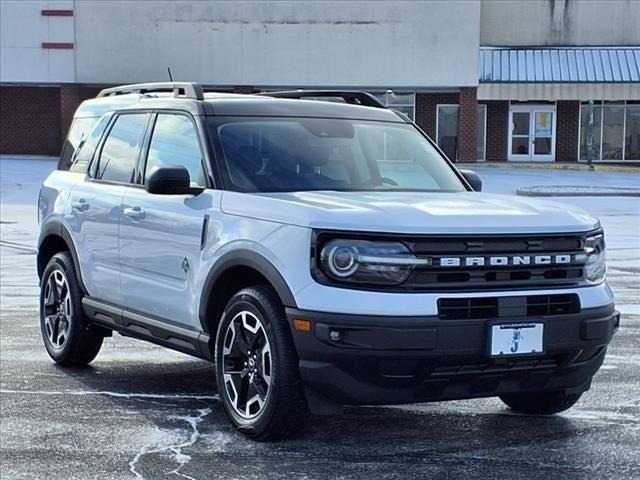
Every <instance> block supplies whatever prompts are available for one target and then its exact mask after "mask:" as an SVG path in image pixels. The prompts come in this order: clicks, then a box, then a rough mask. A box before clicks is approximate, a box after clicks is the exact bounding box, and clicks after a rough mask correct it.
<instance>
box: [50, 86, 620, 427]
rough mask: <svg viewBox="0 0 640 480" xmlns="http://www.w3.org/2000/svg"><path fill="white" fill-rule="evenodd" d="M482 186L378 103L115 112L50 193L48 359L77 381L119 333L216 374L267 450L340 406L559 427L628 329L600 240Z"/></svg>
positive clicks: (192, 105)
mask: <svg viewBox="0 0 640 480" xmlns="http://www.w3.org/2000/svg"><path fill="white" fill-rule="evenodd" d="M314 100H315V101H314ZM318 100H319V101H318ZM323 100H325V101H323ZM326 100H331V101H326ZM336 100H338V101H336ZM480 186H481V182H480V179H479V178H478V176H477V175H476V174H474V173H473V172H470V171H462V170H457V169H456V168H455V167H454V166H453V165H452V164H451V163H450V162H449V161H448V160H447V159H446V158H445V157H444V156H443V155H442V153H441V152H440V150H439V149H438V147H437V146H436V145H435V144H434V143H433V142H432V141H431V140H430V139H429V138H428V137H427V136H426V135H425V134H424V133H423V132H421V131H420V130H419V129H418V128H417V127H416V126H415V125H414V124H413V123H412V122H411V121H410V120H409V119H408V118H407V117H406V116H404V115H403V114H401V113H398V112H394V111H393V110H389V109H387V108H385V107H384V106H382V105H381V104H379V103H378V101H377V100H376V99H375V98H374V97H372V96H370V95H368V94H366V93H362V92H327V91H295V92H277V93H269V94H264V95H232V94H220V93H218V94H215V93H206V94H205V93H203V89H202V88H201V87H200V86H199V85H197V84H191V83H172V84H143V85H131V86H126V87H119V88H114V89H109V90H105V91H103V92H101V93H100V94H99V95H98V98H96V99H92V100H88V101H86V102H84V103H83V104H82V105H81V106H80V108H79V109H78V111H77V112H76V115H75V119H74V123H73V125H72V128H71V130H70V133H69V138H68V140H67V142H66V144H65V148H64V150H63V154H62V156H61V160H60V167H59V169H58V170H57V171H55V172H54V173H52V174H51V175H50V176H49V177H48V178H47V180H46V181H45V182H44V184H43V186H42V189H41V192H40V198H39V219H40V224H41V236H40V241H39V253H38V273H39V275H40V278H41V285H42V294H41V301H40V306H41V313H40V320H41V326H42V334H43V338H44V343H45V346H46V349H47V351H48V352H49V354H50V355H51V357H52V358H53V359H54V360H55V361H56V362H58V363H60V364H62V365H78V364H86V363H88V362H90V361H92V360H93V359H94V358H95V356H96V355H97V354H98V351H99V350H100V347H101V345H102V342H103V338H104V337H106V336H110V335H111V332H112V331H117V332H120V333H123V334H126V335H127V336H131V337H136V338H139V339H142V340H148V341H151V342H154V343H157V344H160V345H164V346H166V347H169V348H173V349H175V350H179V351H181V352H185V353H188V354H191V355H194V356H197V357H201V358H204V359H209V360H213V361H215V365H216V367H215V368H216V380H217V386H218V391H219V393H220V397H221V399H222V401H223V402H224V407H225V409H226V412H227V413H228V415H229V418H230V419H231V421H232V422H233V423H234V425H235V426H236V427H237V428H238V429H239V430H240V431H242V432H243V433H245V434H247V435H250V436H252V437H254V438H259V439H262V438H278V437H284V436H286V435H289V434H291V433H293V432H294V431H296V430H297V429H299V428H300V427H301V425H302V420H303V419H304V418H305V417H306V416H307V414H308V413H309V412H311V413H314V414H337V413H340V412H341V411H342V408H343V405H362V404H367V405H372V404H392V403H408V402H422V401H435V400H449V399H462V398H474V397H489V396H498V397H500V398H501V399H502V400H503V401H504V402H505V403H506V404H507V405H508V406H509V407H511V408H512V409H514V410H516V411H520V412H526V413H531V414H549V413H555V412H559V411H562V410H564V409H567V408H569V407H570V406H571V405H573V404H574V403H575V402H576V401H577V400H578V398H579V397H580V396H581V394H582V393H583V392H584V391H586V390H587V389H588V388H589V386H590V383H591V379H592V377H593V375H594V374H595V373H596V372H597V370H598V369H599V367H600V366H601V365H602V362H603V360H604V355H605V352H606V349H607V345H608V343H609V342H610V340H611V337H612V335H613V333H614V332H615V330H616V329H617V327H618V323H619V314H618V313H617V312H616V311H615V309H614V303H613V296H612V293H611V290H610V289H609V287H608V285H607V284H606V282H605V259H604V238H603V232H602V229H601V227H600V224H599V222H598V221H597V220H596V219H594V218H592V217H591V216H589V215H588V214H586V213H584V212H582V211H576V210H568V209H567V207H566V206H564V205H558V204H555V203H551V202H542V201H539V202H538V201H533V200H528V199H527V200H525V199H522V198H516V197H509V196H500V195H488V194H483V193H479V192H478V191H477V190H480ZM212 381H213V379H212Z"/></svg>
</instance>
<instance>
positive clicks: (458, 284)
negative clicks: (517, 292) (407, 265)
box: [402, 235, 585, 291]
mask: <svg viewBox="0 0 640 480" xmlns="http://www.w3.org/2000/svg"><path fill="white" fill-rule="evenodd" d="M584 238H585V235H566V236H565V235H560V236H532V237H527V236H512V237H509V236H505V237H498V238H496V237H464V238H461V237H457V236H456V237H444V238H440V239H425V238H413V239H409V240H408V241H404V243H405V244H406V245H407V246H408V247H409V248H410V249H411V251H412V252H413V253H414V255H416V257H418V258H430V259H432V261H433V264H432V266H430V267H428V268H420V269H415V270H414V271H413V272H412V273H411V275H410V276H409V278H408V279H407V281H406V282H405V283H404V284H403V285H402V287H403V288H404V289H406V290H414V291H431V290H447V291H452V290H458V289H459V290H467V289H483V288H485V289H502V290H514V289H519V288H521V289H524V288H530V287H537V286H544V287H551V288H556V287H567V286H576V285H578V284H579V283H581V282H582V280H583V278H584V269H583V268H582V265H580V264H575V263H567V264H542V265H537V264H534V262H533V261H532V263H531V264H528V265H523V264H518V265H504V266H491V265H488V264H487V265H483V266H464V265H461V266H454V267H443V266H441V263H442V262H441V259H442V258H443V257H445V258H446V257H448V258H451V257H453V258H460V259H461V260H462V262H463V263H464V261H465V260H466V259H467V258H468V257H484V258H489V257H492V256H523V257H529V258H531V259H532V258H534V257H536V256H541V255H543V256H547V255H550V256H552V257H554V258H555V257H557V256H562V255H568V256H571V258H573V255H576V254H580V253H582V252H583V248H584Z"/></svg>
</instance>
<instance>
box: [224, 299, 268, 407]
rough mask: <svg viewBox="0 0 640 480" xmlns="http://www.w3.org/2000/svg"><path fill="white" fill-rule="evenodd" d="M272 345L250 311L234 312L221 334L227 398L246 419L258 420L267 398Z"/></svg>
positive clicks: (256, 318)
mask: <svg viewBox="0 0 640 480" xmlns="http://www.w3.org/2000/svg"><path fill="white" fill-rule="evenodd" d="M272 366H273V365H272V361H271V346H270V344H269V339H268V338H267V334H266V332H265V329H264V326H263V325H262V322H261V321H260V319H259V318H258V317H257V316H256V315H255V314H253V313H251V312H249V311H246V310H245V311H242V312H239V313H237V314H236V315H235V316H234V317H233V319H232V320H231V322H229V325H228V326H227V330H226V332H225V335H224V344H223V351H222V372H223V378H224V386H225V390H226V394H227V397H228V399H229V401H230V403H231V405H232V407H233V409H234V410H235V412H236V413H237V414H238V415H240V416H241V417H242V418H245V419H252V418H255V417H257V416H258V415H259V414H260V412H262V410H263V408H264V406H265V404H266V402H267V398H268V397H269V391H270V388H269V387H270V385H271V374H272Z"/></svg>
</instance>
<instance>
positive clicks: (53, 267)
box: [40, 252, 104, 366]
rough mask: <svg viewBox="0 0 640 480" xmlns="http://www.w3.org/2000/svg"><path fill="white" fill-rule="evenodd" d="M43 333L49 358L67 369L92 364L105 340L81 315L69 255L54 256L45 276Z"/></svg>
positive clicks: (76, 280)
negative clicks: (67, 367)
mask: <svg viewBox="0 0 640 480" xmlns="http://www.w3.org/2000/svg"><path fill="white" fill-rule="evenodd" d="M40 329H41V331H42V339H43V341H44V346H45V348H46V349H47V353H48V354H49V356H50V357H51V358H52V359H53V360H54V361H55V362H56V363H58V364H60V365H64V366H82V365H86V364H88V363H90V362H91V361H92V360H93V359H94V358H95V357H96V355H98V352H99V351H100V347H101V346H102V340H103V339H104V336H103V335H102V334H101V333H100V332H98V331H97V329H96V327H93V326H92V325H91V323H90V322H89V320H88V319H87V318H86V317H85V316H84V313H83V311H82V291H81V289H80V285H79V283H78V279H77V277H76V270H75V266H74V264H73V259H72V258H71V255H70V254H69V252H61V253H57V254H55V255H54V256H53V257H52V258H51V260H49V263H48V264H47V266H46V268H45V269H44V272H43V274H42V285H41V287H40Z"/></svg>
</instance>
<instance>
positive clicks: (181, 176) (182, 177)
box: [145, 165, 202, 195]
mask: <svg viewBox="0 0 640 480" xmlns="http://www.w3.org/2000/svg"><path fill="white" fill-rule="evenodd" d="M145 188H146V189H147V192H149V193H153V194H156V195H187V194H190V193H195V192H194V190H199V191H201V190H202V189H193V188H191V179H190V178H189V171H188V170H187V169H186V168H185V167H183V166H182V165H160V166H158V167H155V168H154V169H153V171H152V172H151V175H149V178H147V184H146V186H145Z"/></svg>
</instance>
